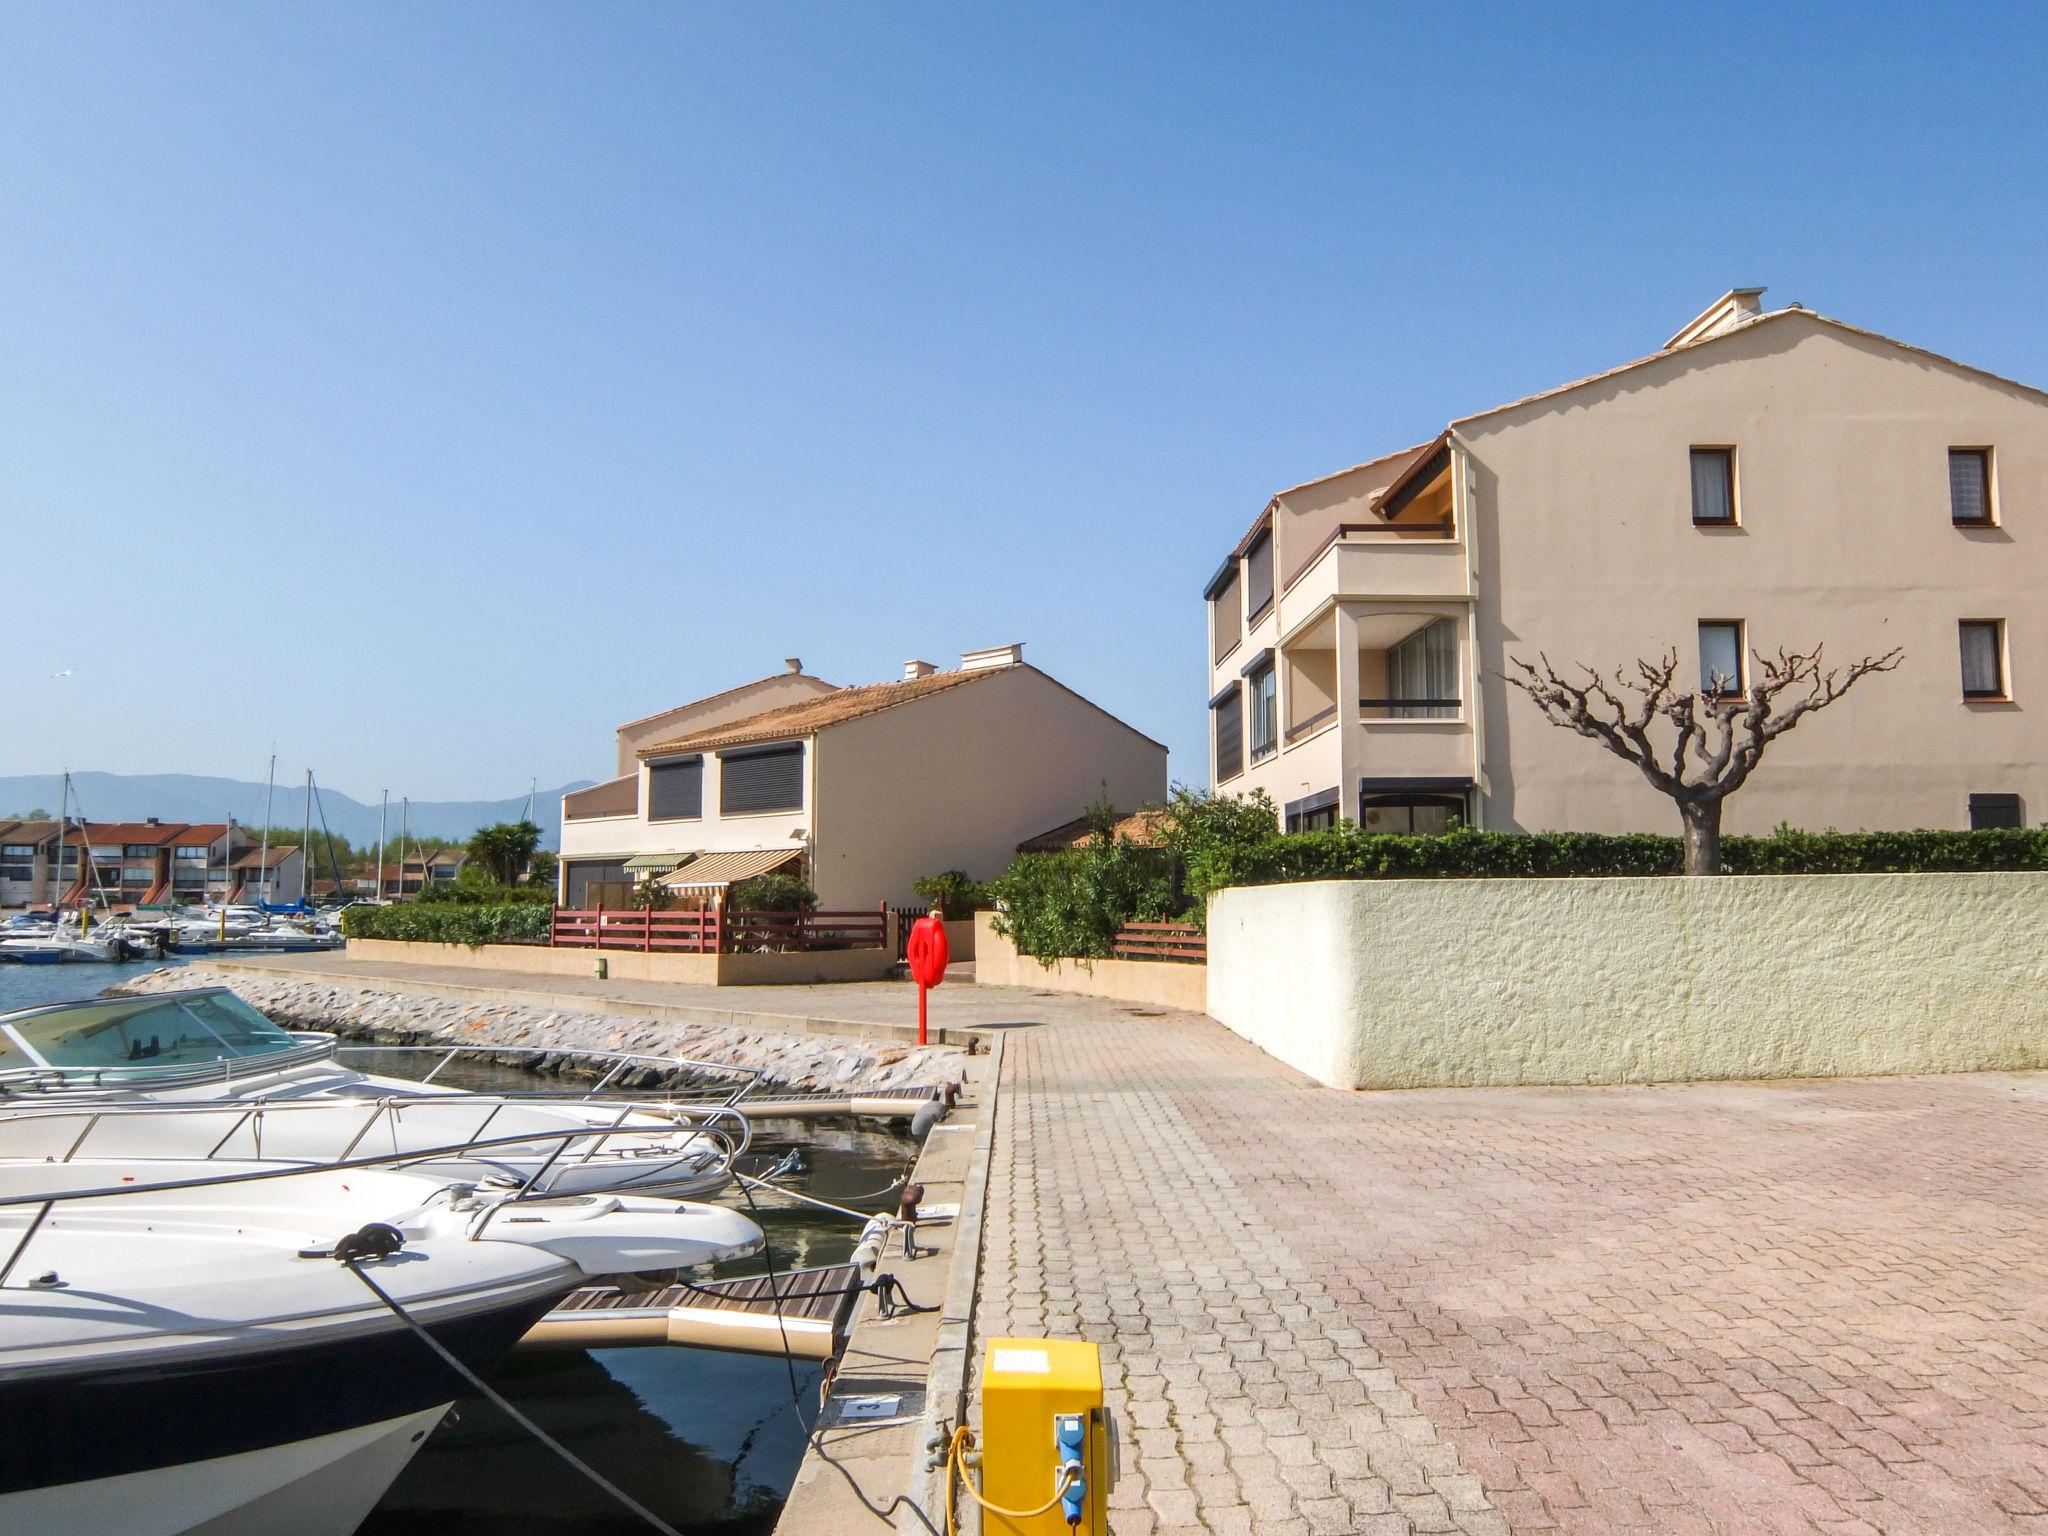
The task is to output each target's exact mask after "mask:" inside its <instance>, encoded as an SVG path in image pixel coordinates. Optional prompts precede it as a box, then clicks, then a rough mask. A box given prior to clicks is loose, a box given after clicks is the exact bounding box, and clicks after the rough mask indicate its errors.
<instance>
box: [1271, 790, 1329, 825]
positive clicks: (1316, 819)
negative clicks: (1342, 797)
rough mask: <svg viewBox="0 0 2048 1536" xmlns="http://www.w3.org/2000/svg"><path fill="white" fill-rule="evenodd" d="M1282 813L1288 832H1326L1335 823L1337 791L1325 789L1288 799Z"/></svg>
mask: <svg viewBox="0 0 2048 1536" xmlns="http://www.w3.org/2000/svg"><path fill="white" fill-rule="evenodd" d="M1283 815H1284V816H1285V818H1286V824H1287V830H1288V831H1290V832H1327V831H1329V830H1330V828H1332V827H1334V826H1336V825H1337V791H1336V790H1334V789H1326V790H1323V791H1322V792H1321V793H1320V794H1314V795H1304V796H1302V798H1301V799H1299V800H1290V801H1288V802H1287V804H1286V806H1285V808H1284V810H1283Z"/></svg>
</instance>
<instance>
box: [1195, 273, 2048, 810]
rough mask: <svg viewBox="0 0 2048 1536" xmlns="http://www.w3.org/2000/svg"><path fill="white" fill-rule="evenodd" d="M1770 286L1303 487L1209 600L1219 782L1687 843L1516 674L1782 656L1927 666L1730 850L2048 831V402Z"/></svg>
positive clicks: (1868, 709) (1311, 805) (1863, 692)
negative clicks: (1879, 658)
mask: <svg viewBox="0 0 2048 1536" xmlns="http://www.w3.org/2000/svg"><path fill="white" fill-rule="evenodd" d="M1762 292H1763V290H1762V289H1760V288H1748V289H1737V290H1735V291H1733V292H1731V293H1729V294H1727V295H1725V296H1723V297H1722V298H1721V299H1719V300H1717V301H1716V302H1715V303H1714V304H1713V305H1711V306H1710V307H1709V308H1708V309H1707V310H1706V311H1705V312H1704V313H1703V314H1701V315H1700V316H1698V317H1697V318H1696V319H1694V320H1693V321H1691V322H1690V323H1688V324H1687V325H1686V326H1685V327H1684V328H1682V329H1681V330H1680V331H1679V332H1678V334H1676V335H1675V336H1673V337H1672V338H1671V339H1670V341H1668V342H1667V343H1666V344H1665V345H1664V346H1663V347H1662V348H1661V349H1660V350H1658V351H1656V352H1654V353H1652V354H1651V355H1649V356H1648V357H1644V358H1640V359H1638V360H1636V361H1634V362H1631V363H1627V364H1624V365H1622V366H1621V367H1618V368H1615V369H1611V370H1609V371H1608V372H1605V373H1601V374H1597V375H1595V376H1593V377H1591V378H1587V379H1581V380H1579V381H1577V382H1576V383H1571V384H1565V385H1562V386H1560V387H1558V388H1556V389H1551V390H1547V391H1545V392H1543V393H1541V394H1537V395H1532V396H1529V397H1527V398H1525V399H1522V400H1517V401H1514V402H1512V403H1510V404H1507V405H1503V406H1498V407H1495V408H1494V409H1492V410H1488V411H1482V412H1479V413H1478V414H1476V415H1472V416H1466V417H1461V418H1460V419H1458V420H1456V421H1453V422H1452V423H1450V425H1449V426H1448V427H1446V428H1445V429H1444V430H1443V431H1442V432H1441V433H1439V434H1437V435H1436V436H1435V437H1433V438H1431V439H1430V440H1429V441H1427V442H1424V443H1419V444H1416V445H1414V446H1411V447H1408V448H1403V449H1401V450H1399V451H1397V452H1393V453H1388V454H1384V455H1382V456H1381V457H1379V458H1376V459H1372V460H1369V461H1367V462H1366V463H1364V464H1360V465H1356V466H1354V467H1353V468H1350V469H1347V470H1343V471H1340V472H1338V473H1336V474H1332V475H1326V476H1323V477H1322V478H1320V479H1316V480H1311V481H1307V482H1305V483H1303V484H1301V485H1297V486H1293V487H1290V488H1289V489H1287V490H1284V491H1280V492H1278V493H1277V494H1276V495H1275V496H1274V497H1273V498H1272V499H1271V501H1270V502H1268V504H1267V505H1266V507H1265V508H1264V510H1263V511H1261V513H1260V514H1259V516H1258V518H1257V519H1256V521H1254V523H1253V524H1252V526H1251V528H1250V529H1249V530H1248V531H1247V532H1246V533H1245V535H1244V537H1243V538H1242V539H1241V540H1239V542H1238V543H1237V545H1236V547H1235V548H1234V549H1232V550H1231V551H1230V553H1229V555H1228V557H1227V558H1226V559H1225V560H1224V562H1223V564H1222V566H1221V568H1220V569H1219V570H1218V571H1217V572H1216V574H1215V576H1214V577H1213V578H1212V579H1211V581H1210V582H1209V584H1208V587H1207V588H1206V589H1205V592H1204V597H1205V600H1206V605H1207V611H1208V631H1209V634H1208V652H1207V656H1208V662H1209V721H1210V729H1209V744H1210V753H1211V759H1210V760H1211V766H1212V768H1213V773H1214V782H1215V784H1216V786H1217V787H1218V788H1219V789H1220V790H1222V791H1224V792H1245V791H1249V790H1253V789H1263V790H1265V791H1266V792H1267V793H1268V794H1269V795H1270V796H1271V797H1272V799H1273V800H1274V802H1275V804H1276V805H1277V806H1278V807H1279V810H1280V816H1281V819H1282V821H1283V822H1284V824H1285V825H1286V826H1288V827H1290V828H1313V827H1317V826H1327V825H1330V824H1332V823H1333V822H1335V821H1336V820H1338V819H1340V818H1342V819H1346V820H1354V821H1357V822H1359V823H1361V824H1363V825H1364V826H1366V827H1368V828H1370V829H1373V830H1379V831H1389V832H1431V831H1439V830H1442V829H1444V828H1445V827H1447V826H1449V825H1451V824H1452V823H1454V822H1464V823H1468V824H1471V825H1475V826H1480V827H1491V828H1503V829H1515V830H1527V831H1535V830H1543V829H1574V830H1585V831H1603V832H1620V831H1631V830H1646V829H1647V830H1657V831H1675V830H1676V820H1675V816H1674V814H1673V812H1672V809H1671V806H1670V803H1669V802H1668V801H1667V800H1665V799H1663V798H1662V797H1661V796H1658V795H1657V794H1656V793H1655V792H1654V791H1652V790H1651V789H1650V788H1649V786H1648V785H1647V784H1646V783H1645V782H1644V781H1643V779H1642V778H1641V776H1640V775H1639V774H1638V773H1637V772H1636V770H1635V769H1633V768H1631V767H1629V766H1628V765H1627V764H1625V763H1623V762H1621V761H1620V760H1619V759H1617V758H1614V757H1612V756H1611V755H1609V754H1608V753H1606V752H1604V751H1602V750H1601V749H1600V748H1599V747H1598V746H1597V745H1595V744H1594V743H1592V742H1589V741H1587V740H1585V739H1583V738H1581V737H1578V736H1576V735H1573V734H1571V733H1569V732H1566V731H1563V730H1560V729H1558V728H1556V727H1554V726H1552V725H1550V724H1548V723H1547V722H1546V721H1545V720H1544V719H1543V718H1542V717H1541V716H1540V715H1539V714H1538V713H1537V711H1536V710H1535V708H1534V707H1533V706H1532V705H1531V704H1530V703H1529V701H1528V700H1527V699H1526V698H1524V697H1523V696H1522V695H1521V694H1520V693H1519V692H1517V691H1515V690H1513V689H1511V688H1510V687H1509V686H1508V685H1507V683H1506V682H1505V681H1504V678H1503V674H1504V671H1505V669H1506V667H1507V664H1508V658H1510V657H1513V656H1522V657H1528V658H1531V659H1533V658H1534V657H1535V656H1536V655H1537V653H1539V652H1541V653H1543V654H1545V655H1547V656H1549V657H1550V659H1551V660H1552V661H1553V662H1556V663H1559V664H1563V663H1567V662H1588V663H1594V664H1597V665H1599V666H1601V667H1603V668H1606V669H1610V670H1611V669H1612V668H1614V667H1615V666H1617V665H1623V664H1628V663H1631V662H1632V661H1633V660H1634V659H1635V658H1637V657H1645V656H1651V657H1653V656H1657V655H1659V654H1661V653H1663V652H1664V651H1666V650H1667V649H1675V650H1676V651H1677V652H1678V653H1679V655H1680V657H1681V659H1682V663H1683V667H1684V670H1685V676H1686V677H1687V679H1688V681H1691V680H1693V679H1697V680H1698V681H1699V682H1700V685H1701V686H1703V687H1706V686H1711V685H1712V682H1713V678H1714V677H1715V675H1716V674H1718V675H1719V676H1720V677H1722V678H1724V679H1726V680H1727V681H1726V687H1727V688H1728V689H1729V690H1732V691H1733V692H1735V693H1737V694H1739V693H1741V692H1742V691H1743V690H1745V689H1746V688H1747V686H1748V682H1749V677H1750V673H1751V670H1752V669H1753V666H1754V662H1753V660H1752V659H1751V658H1752V653H1754V652H1757V651H1762V652H1764V653H1765V654H1773V653H1775V652H1776V651H1777V650H1778V649H1779V648H1780V647H1784V648H1786V649H1789V650H1806V649H1810V648H1811V647H1813V646H1814V645H1815V644H1825V646H1826V651H1827V656H1828V658H1829V659H1830V661H1832V662H1834V663H1846V662H1848V661H1850V660H1853V659H1855V658H1858V657H1861V656H1864V655H1874V654H1878V653H1882V652H1885V651H1888V650H1890V649H1892V648H1893V647H1894V646H1897V647H1901V648H1903V650H1904V652H1905V660H1904V663H1903V665H1902V666H1901V667H1900V668H1899V670H1898V671H1897V672H1895V673H1891V674H1887V675H1882V676H1878V677H1873V678H1870V679H1868V680H1867V681H1865V682H1864V683H1862V684H1861V685H1860V686H1859V687H1858V688H1857V690H1856V691H1855V692H1854V693H1853V694H1852V695H1850V696H1849V697H1848V698H1847V699H1846V700H1844V701H1843V702H1841V703H1839V704H1837V705H1835V706H1834V707H1832V708H1831V709H1829V710H1827V711H1825V712H1824V713H1821V714H1817V715H1814V716H1811V717H1809V718H1808V719H1807V720H1805V721H1804V722H1803V723H1802V724H1801V725H1800V727H1799V729H1798V730H1797V731H1796V732H1794V733H1792V734H1790V735H1788V736H1785V737H1783V738H1781V739H1780V740H1779V741H1777V742H1776V743H1775V744H1774V745H1773V746H1772V747H1771V749H1770V752H1769V755H1768V756H1767V757H1766V758H1765V759H1764V762H1763V765H1762V767H1761V768H1760V769H1759V770H1758V772H1757V775H1756V777H1755V778H1754V779H1752V780H1751V781H1750V783H1749V784H1748V785H1747V786H1745V787H1744V788H1743V789H1742V790H1741V791H1740V792H1739V793H1738V794H1736V795H1735V796H1734V797H1733V798H1732V799H1731V800H1730V801H1729V802H1728V820H1727V826H1728V830H1729V831H1731V832H1751V833H1755V832H1764V831H1768V830H1769V829H1770V828H1771V827H1773V826H1774V825H1776V824H1778V823H1780V822H1789V823H1791V824H1793V825H1795V826H1801V827H1807V828H1815V829H1818V828H1825V827H1838V828H1842V829H1853V828H1871V829H1880V828H1906V827H1962V826H2002V825H2019V824H2022V823H2024V821H2025V820H2026V819H2027V818H2028V817H2029V815H2030V814H2031V815H2033V816H2036V817H2038V815H2039V810H2040V807H2041V806H2042V805H2043V803H2044V802H2048V709H2044V708H2043V707H2041V705H2042V700H2041V698H2040V697H2038V696H2035V695H2033V694H2032V692H2031V689H2032V687H2033V685H2034V684H2035V683H2037V682H2041V681H2042V680H2043V679H2044V678H2048V609H2044V607H2043V604H2042V601H2041V593H2042V592H2043V591H2044V590H2048V394H2044V393H2043V392H2042V391H2040V390H2037V389H2034V388H2031V387H2029V386H2027V385H2024V384H2017V383H2014V382H2012V381H2011V380H2009V379H2004V378H2000V377H1998V376H1996V375H1994V374H1990V373H1987V372H1984V371H1983V370H1981V369H1978V368H1972V367H1970V366H1968V365H1966V364H1963V363H1959V362H1955V361H1953V360H1951V359H1949V358H1946V357H1941V356H1938V355H1936V354H1934V353H1931V352H1927V351H1924V350H1922V349H1920V348H1918V347H1914V346H1910V345H1908V344H1906V343H1904V342H1899V341H1894V340H1891V339H1890V338H1888V337H1884V336H1879V335H1876V334H1874V333H1872V332H1869V331H1865V330H1861V329H1858V328H1857V327H1854V326H1851V325H1846V324H1843V323H1842V322H1840V321H1837V320H1831V319H1828V318H1826V317H1824V316H1821V315H1817V314H1814V313H1812V312H1811V311H1808V310H1805V309H1802V308H1800V307H1798V306H1796V305H1795V306H1792V307H1790V308H1785V309H1778V310H1769V311H1766V310H1765V309H1764V308H1763V307H1762V304H1761V302H1760V298H1761V295H1762ZM2030 701H2031V702H2032V703H2033V704H2034V705H2035V706H2036V707H2035V708H2034V709H2032V710H2031V711H2029V709H2028V708H2027V706H2028V704H2029V702H2030ZM2030 807H2031V808H2032V809H2031V810H2030Z"/></svg>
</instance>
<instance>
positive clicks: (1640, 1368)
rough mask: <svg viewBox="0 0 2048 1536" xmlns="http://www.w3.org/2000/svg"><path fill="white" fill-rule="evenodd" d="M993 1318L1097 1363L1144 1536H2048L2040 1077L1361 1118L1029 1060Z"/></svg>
mask: <svg viewBox="0 0 2048 1536" xmlns="http://www.w3.org/2000/svg"><path fill="white" fill-rule="evenodd" d="M1004 1082H1005V1088H1004V1100H1003V1104H1002V1108H1001V1111H1000V1115H999V1119H998V1122H997V1140H996V1153H995V1163H994V1167H993V1169H992V1172H991V1187H990V1192H989V1217H988V1229H987V1239H986V1241H987V1246H986V1250H985V1257H984V1267H983V1275H982V1291H981V1295H980V1299H979V1302H978V1306H977V1313H976V1323H977V1327H978V1329H979V1330H980V1333H981V1335H982V1336H983V1337H987V1336H990V1335H991V1334H999V1333H1018V1334H1025V1335H1030V1334H1035V1333H1054V1334H1061V1333H1068V1334H1071V1333H1078V1334H1080V1335H1082V1336H1084V1337H1087V1338H1091V1339H1095V1340H1097V1341H1099V1342H1100V1343H1102V1344H1103V1345H1104V1347H1105V1361H1106V1364H1107V1367H1108V1371H1109V1376H1110V1380H1111V1382H1112V1384H1113V1385H1112V1390H1111V1401H1112V1405H1113V1406H1114V1407H1115V1409H1116V1410H1117V1412H1118V1413H1119V1414H1120V1415H1121V1417H1122V1422H1123V1424H1124V1426H1125V1428H1126V1436H1125V1450H1124V1468H1125V1475H1124V1481H1123V1482H1122V1484H1121V1485H1120V1486H1119V1487H1118V1488H1117V1490H1116V1492H1115V1493H1114V1495H1113V1496H1112V1524H1113V1527H1114V1529H1115V1531H1116V1532H1117V1533H1118V1536H1147V1533H1152V1536H1193V1533H1197V1532H1214V1533H1222V1532H1253V1533H1283V1532H1284V1533H1290V1536H1292V1533H1308V1532H1360V1533H1380V1532H1388V1533H1394V1532H1401V1533H1406V1532H1437V1531H1460V1532H1466V1533H1471V1536H1481V1533H1490V1532H1506V1531H1513V1532H1540V1531H1563V1532H1571V1533H1574V1536H1595V1533H1604V1532H1611V1531H1636V1532H1644V1533H1649V1532H1671V1533H1679V1536H1685V1533H1695V1532H1698V1533H1707V1532H1715V1533H1751V1532H1756V1533H1776V1532H1800V1533H1809V1532H1814V1533H1820V1532H1839V1533H1843V1536H1848V1533H1856V1532H1885V1533H1904V1532H1935V1531H1939V1532H1957V1533H1976V1532H2031V1533H2035V1536H2048V1074H2034V1075H1993V1074H1987V1075H1981V1076H1960V1077H1938V1078H1914V1079H1887V1080H1860V1081H1841V1082H1832V1083H1811V1082H1808V1083H1793V1084H1728V1085H1691V1086H1675V1087H1657V1088H1619V1089H1599V1088H1592V1089H1489V1090H1465V1091H1429V1092H1405V1093H1381V1094H1346V1093H1338V1092H1334V1091H1331V1090H1328V1089H1323V1088H1320V1087H1317V1086H1315V1085H1314V1084H1312V1083H1310V1082H1309V1081H1308V1080H1307V1079H1305V1078H1303V1077H1301V1076H1299V1075H1298V1074H1296V1073H1294V1072H1293V1071H1291V1070H1289V1069H1288V1068H1285V1067H1283V1066H1281V1065H1279V1064H1278V1063H1276V1062H1274V1061H1273V1060H1272V1059H1271V1058H1269V1057H1267V1056H1265V1055H1264V1054H1262V1053H1261V1052H1259V1051H1256V1050H1254V1049H1253V1048H1252V1047H1250V1046H1248V1045H1246V1044H1244V1043H1243V1042H1241V1041H1239V1040H1238V1039H1237V1038H1236V1037H1234V1036H1232V1035H1230V1034H1229V1033H1228V1032H1227V1031H1225V1030H1223V1029H1222V1028H1221V1027H1220V1026H1218V1025H1216V1024H1214V1023H1212V1022H1210V1021H1209V1020H1206V1019H1201V1018H1197V1017H1193V1016H1188V1015H1179V1014H1173V1015H1159V1016H1151V1017H1146V1016H1140V1015H1138V1014H1137V1013H1136V1012H1135V1011H1134V1010H1129V1009H1120V1008H1118V1007H1117V1006H1116V1005H1114V1004H1100V1005H1098V1007H1097V1011H1096V1014H1095V1016H1094V1017H1092V1018H1088V1019H1081V1018H1078V1017H1076V1016H1075V1015H1074V1014H1073V1013H1071V1012H1067V1013H1063V1015H1062V1016H1061V1017H1060V1018H1059V1019H1057V1020H1055V1021H1052V1022H1049V1023H1047V1024H1046V1025H1044V1026H1042V1027H1040V1028H1036V1029H1026V1030H1019V1031H1017V1033H1016V1034H1014V1035H1013V1036H1012V1037H1011V1039H1010V1043H1009V1047H1008V1054H1007V1057H1006V1060H1005V1068H1004Z"/></svg>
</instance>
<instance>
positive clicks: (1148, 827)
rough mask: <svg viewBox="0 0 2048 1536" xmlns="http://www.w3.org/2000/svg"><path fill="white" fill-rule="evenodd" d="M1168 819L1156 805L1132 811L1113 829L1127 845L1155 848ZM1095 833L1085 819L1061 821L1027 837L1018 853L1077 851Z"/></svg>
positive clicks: (1019, 845)
mask: <svg viewBox="0 0 2048 1536" xmlns="http://www.w3.org/2000/svg"><path fill="white" fill-rule="evenodd" d="M1165 820H1166V812H1165V811H1164V810H1162V809H1160V808H1158V807H1157V806H1154V807H1152V808H1151V809H1149V810H1143V811H1132V812H1130V813H1129V814H1128V815H1122V814H1119V815H1118V817H1117V819H1116V826H1115V828H1114V829H1113V830H1114V832H1115V835H1116V836H1117V837H1118V838H1119V839H1121V840H1122V841H1124V842H1127V843H1135V844H1137V846H1138V847H1140V848H1156V847H1158V846H1159V837H1160V832H1161V829H1162V827H1163V825H1164V823H1165ZM1092 831H1093V828H1091V827H1090V826H1089V824H1088V818H1087V817H1086V816H1076V817H1075V818H1074V819H1073V820H1072V821H1063V822H1061V823H1060V824H1059V825H1058V826H1056V827H1054V828H1053V829H1052V830H1051V831H1049V832H1041V833H1039V834H1038V836H1036V837H1028V838H1026V839H1025V840H1024V841H1023V842H1021V843H1019V844H1018V845H1017V851H1018V852H1019V853H1057V852H1059V851H1060V850H1061V849H1062V848H1078V847H1080V846H1081V845H1082V844H1083V843H1085V842H1087V841H1088V838H1089V836H1090V834H1091V833H1092Z"/></svg>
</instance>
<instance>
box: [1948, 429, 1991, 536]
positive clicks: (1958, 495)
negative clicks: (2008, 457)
mask: <svg viewBox="0 0 2048 1536" xmlns="http://www.w3.org/2000/svg"><path fill="white" fill-rule="evenodd" d="M1948 515H1949V520H1950V521H1951V522H1953V523H1954V524H1955V525H1956V526H1957V527H1958V528H1989V527H1990V526H1991V522H1992V518H1991V450H1990V449H1989V448H1951V449H1949V451H1948Z"/></svg>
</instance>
